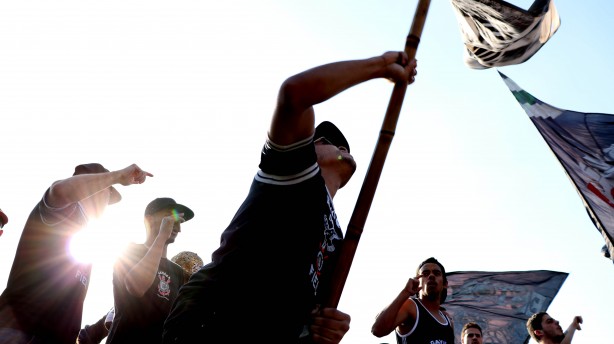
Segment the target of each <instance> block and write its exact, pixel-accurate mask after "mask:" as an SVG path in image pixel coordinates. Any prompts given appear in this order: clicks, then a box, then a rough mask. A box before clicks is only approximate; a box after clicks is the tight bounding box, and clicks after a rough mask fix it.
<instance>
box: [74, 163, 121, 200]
mask: <svg viewBox="0 0 614 344" xmlns="http://www.w3.org/2000/svg"><path fill="white" fill-rule="evenodd" d="M104 172H109V170H107V169H106V168H104V167H103V166H102V165H101V164H98V163H91V164H82V165H78V166H77V167H75V173H73V174H72V175H73V176H76V175H79V174H92V173H104ZM109 191H111V197H110V198H109V204H115V203H117V202H119V201H121V200H122V195H121V194H120V193H119V192H118V191H117V190H116V189H115V188H114V187H112V186H109Z"/></svg>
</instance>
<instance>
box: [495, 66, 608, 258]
mask: <svg viewBox="0 0 614 344" xmlns="http://www.w3.org/2000/svg"><path fill="white" fill-rule="evenodd" d="M499 74H500V75H501V77H502V78H503V81H504V82H505V83H506V84H507V86H508V87H509V89H510V91H512V94H513V95H514V97H516V100H518V102H519V103H520V105H521V106H522V108H523V109H524V111H525V112H526V113H527V115H529V118H530V119H531V121H532V122H533V124H534V125H535V127H536V128H537V130H538V131H539V133H540V134H541V135H542V137H543V138H544V140H545V141H546V143H547V144H548V146H550V149H551V150H552V152H553V153H554V155H555V156H556V157H557V159H558V160H559V162H560V163H561V165H562V166H563V169H564V170H565V172H566V173H567V175H568V176H569V178H570V180H571V181H572V183H573V185H574V186H575V187H576V191H577V192H578V195H579V196H580V198H581V199H582V201H583V203H584V206H585V208H586V211H587V212H588V214H589V216H590V218H591V220H592V221H593V224H595V226H596V227H597V229H598V230H599V232H600V233H601V235H602V236H603V238H604V239H605V245H604V247H603V248H602V249H601V251H602V254H603V255H604V256H605V257H607V258H610V259H612V258H613V257H612V256H613V254H612V253H614V247H613V238H614V115H611V114H604V113H582V112H575V111H570V110H563V109H559V108H556V107H554V106H551V105H548V104H546V103H544V102H542V101H540V100H539V99H537V98H535V97H533V96H532V95H531V94H529V93H527V92H526V91H525V90H523V89H522V88H520V87H518V85H516V83H515V82H514V81H512V80H511V79H510V78H508V77H507V76H506V75H505V74H503V73H501V72H499Z"/></svg>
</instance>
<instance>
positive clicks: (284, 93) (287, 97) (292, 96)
mask: <svg viewBox="0 0 614 344" xmlns="http://www.w3.org/2000/svg"><path fill="white" fill-rule="evenodd" d="M308 93H309V92H306V90H305V89H304V87H303V83H302V82H301V81H300V77H299V76H296V75H295V76H291V77H289V78H288V79H286V80H285V81H284V82H283V84H281V87H280V88H279V95H278V99H277V102H278V107H279V108H283V109H287V110H290V111H289V112H291V113H294V112H301V111H299V109H303V108H307V107H308V106H310V105H307V106H306V105H304V103H305V102H306V101H305V97H306V96H307V95H308Z"/></svg>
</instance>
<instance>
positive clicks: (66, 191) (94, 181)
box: [48, 171, 119, 208]
mask: <svg viewBox="0 0 614 344" xmlns="http://www.w3.org/2000/svg"><path fill="white" fill-rule="evenodd" d="M118 181H119V175H118V173H117V172H116V171H114V172H104V173H94V174H80V175H76V176H72V177H70V178H66V179H64V180H60V181H57V182H55V183H53V185H52V186H51V188H50V192H49V196H48V197H49V199H48V202H49V205H51V206H53V207H58V208H61V207H63V206H65V205H68V204H71V203H76V202H78V201H80V200H82V199H85V198H88V197H89V196H91V195H93V194H95V193H97V192H99V191H101V190H104V189H106V188H108V187H109V186H112V185H113V184H116V183H117V182H118Z"/></svg>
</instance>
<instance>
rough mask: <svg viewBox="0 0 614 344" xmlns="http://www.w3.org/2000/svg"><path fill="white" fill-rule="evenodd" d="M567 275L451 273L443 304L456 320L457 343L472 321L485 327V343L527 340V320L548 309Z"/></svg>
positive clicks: (481, 272)
mask: <svg viewBox="0 0 614 344" xmlns="http://www.w3.org/2000/svg"><path fill="white" fill-rule="evenodd" d="M567 275H568V274H567V273H566V272H557V271H547V270H535V271H507V272H486V271H458V272H450V273H448V274H447V278H448V296H447V298H446V301H445V303H444V304H443V307H444V308H445V309H446V311H447V312H448V313H449V314H450V316H451V317H452V321H453V322H454V335H455V337H456V340H457V343H460V340H461V330H462V328H463V325H464V324H465V323H467V322H470V321H472V322H475V323H477V324H478V325H480V327H481V328H482V334H483V338H484V344H512V343H528V341H529V334H528V332H527V328H526V322H527V320H528V319H529V317H530V316H531V315H532V314H534V313H537V312H542V311H546V310H547V309H548V306H550V303H551V302H552V300H553V299H554V297H555V296H556V294H557V293H558V292H559V289H560V288H561V286H562V285H563V282H565V279H566V278H567Z"/></svg>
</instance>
